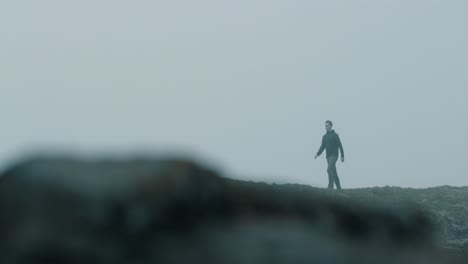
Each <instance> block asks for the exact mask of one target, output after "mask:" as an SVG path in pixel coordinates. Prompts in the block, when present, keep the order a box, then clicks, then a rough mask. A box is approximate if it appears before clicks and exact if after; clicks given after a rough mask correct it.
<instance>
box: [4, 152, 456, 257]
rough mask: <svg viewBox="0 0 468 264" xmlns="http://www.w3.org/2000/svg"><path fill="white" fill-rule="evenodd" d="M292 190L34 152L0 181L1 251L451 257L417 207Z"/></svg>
mask: <svg viewBox="0 0 468 264" xmlns="http://www.w3.org/2000/svg"><path fill="white" fill-rule="evenodd" d="M296 190H299V189H298V188H291V186H283V185H268V184H261V183H252V182H244V181H237V180H230V179H225V178H221V177H220V176H218V174H217V173H216V172H214V171H212V170H210V169H207V168H205V167H202V166H200V165H198V164H195V163H193V162H190V161H186V160H176V159H171V160H169V159H168V160H164V159H160V160H127V161H123V160H120V161H119V160H114V161H112V160H109V161H80V160H73V159H52V158H49V159H34V160H29V161H27V162H24V163H21V164H19V165H17V166H14V167H12V168H11V169H9V170H8V171H6V172H5V173H4V174H3V176H2V178H1V180H0V212H2V217H1V218H0V238H1V239H0V261H1V263H87V264H88V263H115V264H118V263H315V262H316V263H376V262H380V263H449V262H453V263H456V261H457V259H455V258H453V257H449V256H447V255H446V254H444V252H442V251H440V250H439V249H438V248H437V245H436V243H435V242H434V237H433V227H432V225H431V222H430V221H429V220H428V218H427V217H426V216H425V215H423V213H422V212H421V211H419V210H414V209H401V208H399V209H394V208H389V207H386V206H380V207H379V206H364V205H362V204H360V203H353V202H350V201H343V200H342V199H339V198H335V197H333V196H331V195H330V194H327V195H323V194H322V193H321V192H320V191H314V190H309V189H303V188H302V189H300V190H299V191H296ZM332 195H334V194H332ZM339 195H340V194H337V195H335V196H339Z"/></svg>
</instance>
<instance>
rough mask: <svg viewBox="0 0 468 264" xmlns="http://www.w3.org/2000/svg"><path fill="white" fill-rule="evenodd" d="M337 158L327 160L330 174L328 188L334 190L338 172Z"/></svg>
mask: <svg viewBox="0 0 468 264" xmlns="http://www.w3.org/2000/svg"><path fill="white" fill-rule="evenodd" d="M336 160H337V158H336V157H328V158H327V164H328V167H327V173H328V188H329V189H333V183H334V182H335V172H336Z"/></svg>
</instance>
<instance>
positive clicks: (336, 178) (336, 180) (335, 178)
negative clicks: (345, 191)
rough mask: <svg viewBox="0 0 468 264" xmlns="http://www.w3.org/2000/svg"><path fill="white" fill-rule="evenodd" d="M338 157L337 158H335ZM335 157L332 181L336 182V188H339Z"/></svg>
mask: <svg viewBox="0 0 468 264" xmlns="http://www.w3.org/2000/svg"><path fill="white" fill-rule="evenodd" d="M337 159H338V158H337ZM337 159H335V165H334V166H333V167H334V173H333V174H334V176H335V177H334V182H335V184H336V188H337V189H341V184H340V178H338V171H337V170H336V161H337Z"/></svg>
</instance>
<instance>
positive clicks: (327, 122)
mask: <svg viewBox="0 0 468 264" xmlns="http://www.w3.org/2000/svg"><path fill="white" fill-rule="evenodd" d="M332 127H333V122H332V121H330V120H327V121H325V129H326V130H327V132H329V131H330V130H331V129H332Z"/></svg>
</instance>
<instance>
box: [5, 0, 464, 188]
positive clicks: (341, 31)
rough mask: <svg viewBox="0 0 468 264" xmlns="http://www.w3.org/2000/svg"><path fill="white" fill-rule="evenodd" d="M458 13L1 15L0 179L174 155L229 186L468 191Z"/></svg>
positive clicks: (451, 6) (238, 5) (340, 10)
mask: <svg viewBox="0 0 468 264" xmlns="http://www.w3.org/2000/svg"><path fill="white" fill-rule="evenodd" d="M467 8H468V2H467V1H455V0H453V1H434V0H418V1H404V0H396V1H364V0H361V1H349V0H342V1H337V0H327V1H305V0H304V1H272V0H269V1H260V0H253V1H252V0H250V1H243V0H238V1H220V0H216V1H215V0H199V1H116V0H112V1H110V0H105V1H50V0H49V1H8V2H7V1H4V2H2V3H1V4H0V34H1V38H0V39H1V41H0V89H1V90H0V91H1V93H0V95H1V96H0V122H1V133H0V135H1V137H0V164H1V165H2V166H4V165H5V164H7V163H8V162H10V161H12V160H14V159H16V158H17V157H20V156H22V155H24V154H25V153H28V152H30V151H37V150H43V149H60V150H67V149H70V150H73V151H81V152H83V153H90V154H96V153H102V152H106V153H112V154H115V155H117V154H119V155H121V154H122V153H123V154H125V153H131V152H138V151H142V150H144V151H156V152H157V151H161V150H175V151H183V152H188V153H191V154H192V155H195V156H199V157H203V158H204V159H206V160H208V161H209V162H212V163H213V164H215V165H216V166H218V167H219V168H220V169H221V170H222V171H223V172H225V173H226V174H228V175H229V176H231V177H237V178H241V179H249V180H254V181H267V182H279V183H284V182H292V183H303V184H310V185H314V186H321V187H325V186H326V185H327V183H328V182H327V181H328V180H327V176H326V162H325V159H324V155H322V157H320V158H319V159H317V160H314V155H315V153H316V151H317V149H318V148H319V145H320V140H321V137H322V135H323V134H324V121H325V120H327V119H330V120H332V121H333V122H334V123H335V127H334V128H335V129H336V131H337V133H338V134H339V135H340V137H341V139H342V142H343V145H344V149H345V154H346V161H345V163H341V162H339V164H338V173H339V175H340V178H341V181H342V185H343V187H344V188H350V187H367V186H385V185H396V186H404V187H406V186H409V187H428V186H437V185H457V186H459V185H468V163H467V162H466V152H467V148H468V140H467V138H466V137H467V135H468V123H467V118H466V116H467V114H468V107H467V106H466V102H465V100H466V98H467V97H468V91H467V87H468V74H467V73H468V72H467V71H468V49H467V47H468V29H467V28H468V27H467V25H468V17H467V16H466V12H467V10H468V9H467Z"/></svg>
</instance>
